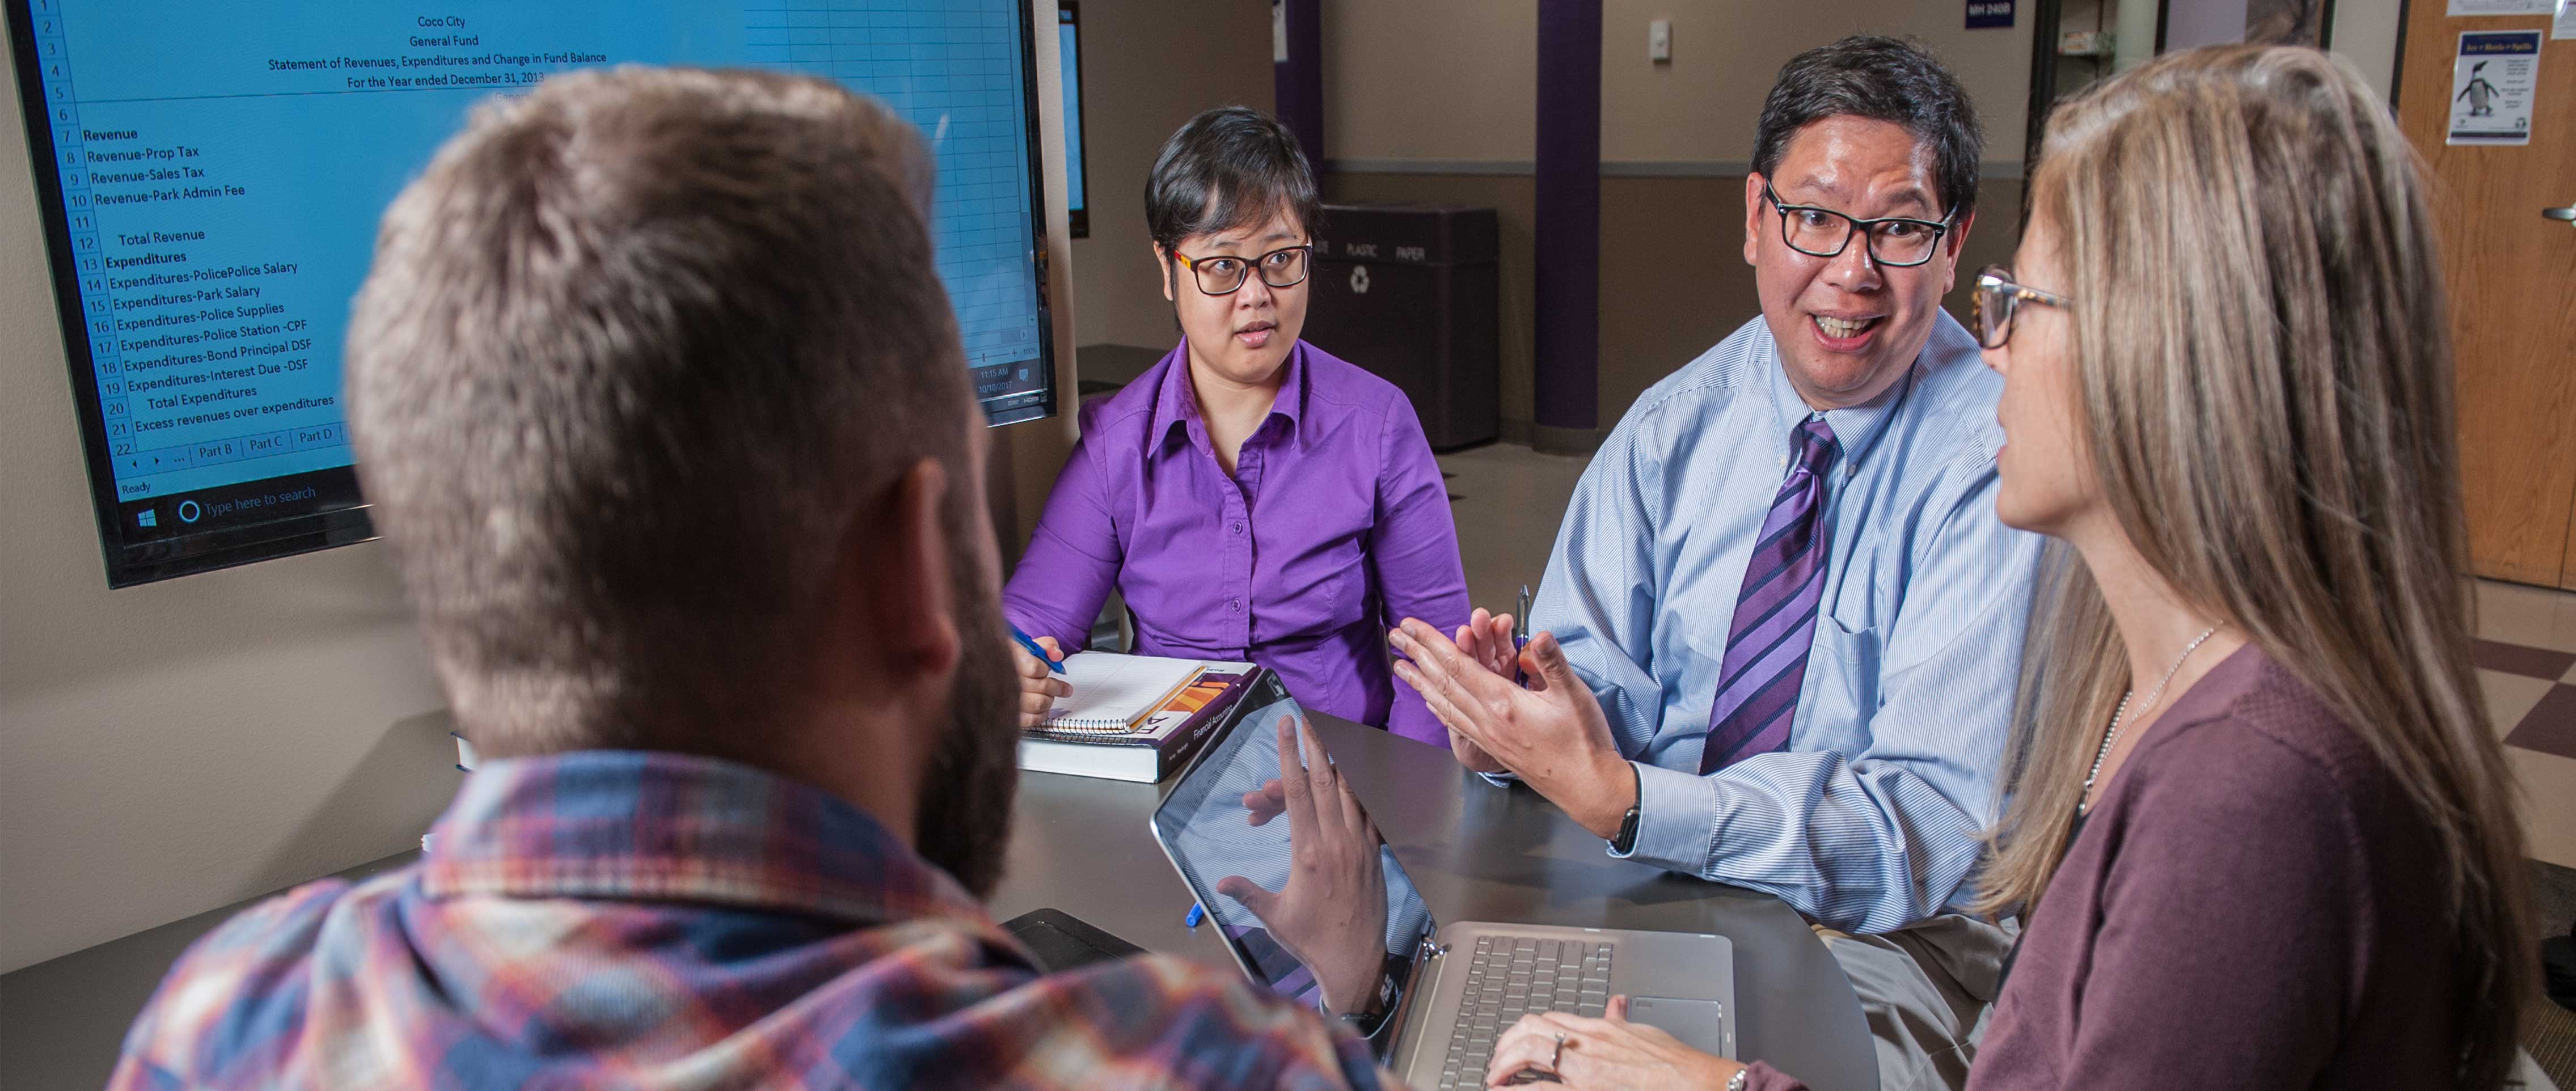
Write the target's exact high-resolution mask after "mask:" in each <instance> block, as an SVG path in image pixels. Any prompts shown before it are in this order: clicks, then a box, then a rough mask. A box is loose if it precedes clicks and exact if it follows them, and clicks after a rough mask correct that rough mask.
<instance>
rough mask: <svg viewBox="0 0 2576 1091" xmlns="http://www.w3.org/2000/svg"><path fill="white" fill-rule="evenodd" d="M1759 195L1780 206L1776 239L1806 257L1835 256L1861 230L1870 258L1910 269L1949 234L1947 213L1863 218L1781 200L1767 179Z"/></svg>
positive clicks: (1929, 257)
mask: <svg viewBox="0 0 2576 1091" xmlns="http://www.w3.org/2000/svg"><path fill="white" fill-rule="evenodd" d="M1762 198H1763V199H1764V200H1766V201H1769V202H1771V207H1773V208H1776V209H1779V210H1780V241H1782V242H1785V243H1788V244H1789V249H1791V250H1795V251H1797V252H1799V253H1801V254H1805V255H1807V256H1808V257H1811V258H1830V257H1839V256H1841V254H1842V252H1843V248H1844V247H1847V246H1850V245H1851V239H1852V236H1853V235H1855V234H1864V235H1867V236H1868V238H1869V241H1868V242H1866V243H1864V244H1862V245H1863V246H1864V247H1866V248H1867V249H1868V251H1869V260H1871V261H1874V262H1877V263H1878V264H1880V265H1890V266H1895V267H1897V268H1900V269H1903V268H1910V267H1912V266H1916V265H1921V264H1923V263H1924V262H1927V261H1930V260H1932V255H1933V253H1934V252H1936V251H1938V250H1939V249H1940V247H1941V237H1942V236H1944V235H1947V234H1949V233H1950V217H1949V216H1944V217H1942V218H1940V219H1938V220H1915V219H1908V218H1906V217H1903V216H1891V217H1888V218H1886V219H1883V220H1864V219H1861V218H1859V217H1857V216H1853V215H1851V214H1849V213H1845V212H1836V211H1834V210H1833V209H1830V208H1826V207H1824V206H1822V205H1791V204H1782V203H1781V202H1780V195H1779V194H1778V193H1775V192H1772V189H1771V183H1769V182H1764V183H1762ZM1951 215H1952V216H1955V215H1957V213H1956V212H1953V213H1951Z"/></svg>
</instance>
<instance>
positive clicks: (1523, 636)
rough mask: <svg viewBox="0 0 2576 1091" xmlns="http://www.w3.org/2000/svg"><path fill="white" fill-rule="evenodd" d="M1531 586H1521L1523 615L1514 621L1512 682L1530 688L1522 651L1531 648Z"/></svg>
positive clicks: (1523, 687)
mask: <svg viewBox="0 0 2576 1091" xmlns="http://www.w3.org/2000/svg"><path fill="white" fill-rule="evenodd" d="M1529 599H1530V596H1529V585H1528V584H1526V583H1525V584H1522V585H1521V613H1520V616H1519V617H1516V618H1513V619H1512V682H1513V683H1514V684H1516V685H1518V686H1520V687H1521V688H1522V689H1528V688H1529V676H1528V675H1526V674H1524V673H1522V672H1521V649H1523V648H1526V647H1529Z"/></svg>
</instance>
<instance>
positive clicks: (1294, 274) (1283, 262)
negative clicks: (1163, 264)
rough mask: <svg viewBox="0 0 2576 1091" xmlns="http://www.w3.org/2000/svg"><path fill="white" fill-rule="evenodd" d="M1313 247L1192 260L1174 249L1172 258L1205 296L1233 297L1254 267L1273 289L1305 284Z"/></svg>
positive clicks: (1284, 248)
mask: <svg viewBox="0 0 2576 1091" xmlns="http://www.w3.org/2000/svg"><path fill="white" fill-rule="evenodd" d="M1314 252H1315V247H1314V245H1313V244H1311V243H1301V244H1299V245H1296V246H1283V247H1280V248H1279V249H1277V250H1273V251H1271V252H1269V253H1267V254H1263V255H1261V256H1260V257H1258V258H1250V259H1246V258H1238V257H1234V256H1233V255H1230V254H1228V255H1219V256H1217V257H1212V258H1192V257H1190V256H1189V255H1186V254H1183V253H1181V252H1180V251H1178V250H1174V251H1172V257H1174V258H1176V259H1179V261H1180V263H1181V264H1182V265H1185V266H1188V267H1189V270H1190V275H1191V276H1193V277H1196V278H1198V282H1199V291H1201V292H1204V293H1206V294H1208V295H1233V294H1234V293H1235V291H1236V290H1237V289H1240V288H1242V287H1243V282H1244V280H1245V278H1247V277H1249V276H1251V275H1252V270H1253V267H1254V266H1259V267H1260V269H1261V282H1262V283H1263V284H1267V285H1269V286H1271V287H1273V288H1294V287H1296V286H1298V285H1300V284H1303V283H1305V282H1306V267H1307V266H1309V265H1312V264H1314V260H1313V258H1314Z"/></svg>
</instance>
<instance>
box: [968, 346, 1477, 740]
mask: <svg viewBox="0 0 2576 1091" xmlns="http://www.w3.org/2000/svg"><path fill="white" fill-rule="evenodd" d="M1188 351H1189V344H1188V342H1186V341H1184V342H1183V343H1182V344H1181V345H1180V347H1178V348H1175V349H1173V350H1172V351H1171V353H1170V354H1169V355H1166V356H1164V357H1163V360H1162V362H1161V363H1158V364H1155V365H1154V367H1153V369H1152V370H1150V371H1147V372H1146V373H1145V374H1144V376H1143V377H1142V378H1139V379H1137V380H1136V381H1135V382H1133V383H1130V384H1128V386H1127V388H1126V389H1124V390H1121V391H1119V392H1118V393H1117V394H1116V395H1113V396H1111V397H1108V398H1104V399H1100V400H1097V401H1094V402H1091V403H1090V404H1087V405H1085V406H1083V407H1082V439H1081V441H1080V442H1079V443H1076V444H1075V445H1074V448H1073V456H1072V457H1071V458H1070V459H1068V460H1066V462H1065V466H1064V474H1063V476H1061V477H1059V478H1057V479H1056V483H1055V492H1054V494H1053V495H1051V496H1049V497H1048V498H1047V506H1046V514H1045V515H1044V516H1043V517H1042V518H1040V519H1039V520H1038V527H1037V533H1036V534H1035V536H1034V537H1032V538H1031V540H1030V542H1029V549H1028V553H1027V554H1026V555H1024V556H1023V557H1021V559H1020V567H1019V569H1018V571H1017V572H1015V573H1013V574H1012V576H1011V583H1010V587H1009V588H1008V589H1007V590H1005V591H1004V592H1003V596H1002V603H1003V611H1004V612H1005V613H1007V614H1009V615H1010V618H1011V622H1012V623H1013V624H1015V625H1018V626H1019V627H1020V628H1021V629H1022V630H1025V631H1026V632H1028V633H1029V634H1030V635H1032V636H1053V637H1055V638H1056V640H1057V641H1058V642H1059V643H1061V644H1063V645H1064V646H1065V647H1066V648H1068V649H1071V648H1079V647H1082V646H1083V643H1084V640H1085V638H1087V637H1088V636H1090V634H1091V622H1092V619H1093V618H1095V617H1098V616H1099V614H1100V604H1101V603H1102V602H1103V601H1105V600H1106V599H1107V598H1108V595H1109V589H1110V587H1111V586H1113V585H1114V586H1116V587H1117V588H1118V590H1119V593H1120V594H1122V595H1124V596H1125V597H1126V599H1127V606H1128V608H1129V609H1130V610H1132V611H1134V612H1135V615H1136V647H1135V649H1134V650H1135V651H1137V652H1139V653H1141V654H1144V655H1168V656H1180V657H1185V658H1195V659H1222V660H1233V661H1244V660H1249V661H1251V662H1254V663H1259V664H1261V665H1262V666H1265V667H1268V668H1270V669H1271V670H1274V671H1277V672H1278V673H1279V676H1280V679H1281V680H1282V681H1284V682H1286V683H1287V684H1288V689H1289V691H1290V692H1292V693H1294V694H1296V695H1297V699H1298V700H1299V701H1300V702H1302V703H1304V704H1305V705H1306V706H1307V707H1309V708H1313V709H1317V710H1320V711H1323V712H1328V713H1331V714H1333V715H1335V716H1340V717H1343V718H1345V719H1350V720H1357V721H1359V722H1361V723H1364V724H1369V725H1372V726H1377V727H1385V728H1389V729H1391V730H1393V731H1394V732H1395V733H1396V734H1399V735H1403V736H1405V737H1407V738H1413V739H1419V740H1421V741H1423V742H1428V743H1432V744H1434V745H1438V746H1447V745H1448V744H1449V733H1448V730H1447V729H1446V728H1443V727H1442V726H1441V725H1440V721H1439V720H1438V719H1436V718H1434V717H1433V716H1432V715H1431V711H1430V710H1429V709H1428V708H1425V707H1424V706H1423V704H1422V695H1420V694H1418V693H1415V692H1413V689H1412V687H1410V686H1399V685H1396V684H1395V682H1394V677H1393V672H1392V671H1390V670H1389V668H1388V660H1387V646H1386V633H1387V630H1388V629H1390V628H1392V627H1393V626H1394V624H1395V623H1396V622H1398V621H1401V620H1403V619H1405V618H1407V617H1416V618H1421V619H1422V620H1424V621H1426V622H1429V623H1431V624H1433V625H1436V626H1439V627H1440V628H1441V629H1442V630H1443V631H1451V630H1455V629H1456V628H1457V627H1458V626H1461V625H1464V624H1466V623H1467V577H1466V573H1465V571H1464V570H1463V569H1462V568H1461V567H1460V564H1459V560H1458V531H1457V527H1456V526H1455V525H1454V524H1453V523H1451V522H1450V518H1449V494H1448V491H1447V489H1446V488H1444V487H1443V485H1442V483H1441V479H1440V466H1439V464H1438V463H1436V462H1434V461H1432V458H1431V444H1430V441H1429V440H1427V439H1425V438H1423V435H1422V422H1421V421H1420V420H1419V419H1417V418H1416V417H1415V416H1414V414H1413V405H1412V403H1410V402H1408V401H1406V400H1405V397H1404V394H1403V393H1402V392H1401V391H1398V390H1397V389H1396V388H1395V386H1394V385H1393V384H1391V383H1388V382H1387V381H1386V380H1384V379H1380V378H1378V377H1377V376H1375V375H1371V374H1369V373H1368V372H1365V371H1362V370H1360V369H1359V368H1357V367H1355V366H1352V365H1351V364H1349V363H1346V362H1344V361H1342V360H1339V359H1336V358H1335V357H1333V356H1332V355H1331V354H1329V353H1326V352H1325V351H1323V350H1322V349H1318V348H1316V347H1314V346H1313V345H1309V344H1307V343H1305V342H1304V341H1299V342H1297V344H1296V346H1295V347H1294V348H1292V349H1290V350H1289V353H1288V362H1287V364H1286V368H1287V378H1286V381H1284V382H1282V383H1281V384H1280V387H1279V396H1278V398H1277V400H1275V401H1274V402H1272V404H1271V407H1270V417H1269V419H1267V420H1265V421H1263V422H1262V423H1261V426H1260V427H1258V428H1255V429H1254V430H1253V433H1252V436H1251V437H1250V438H1248V439H1246V440H1244V441H1243V450H1242V452H1241V453H1240V455H1238V457H1237V458H1236V459H1235V472H1234V476H1232V477H1228V476H1226V473H1225V470H1224V468H1223V467H1221V466H1219V465H1218V464H1217V460H1216V450H1215V448H1214V447H1212V446H1211V445H1210V444H1209V441H1208V431H1207V423H1206V421H1205V420H1204V419H1203V418H1202V417H1201V416H1200V414H1199V405H1198V397H1197V395H1196V393H1195V391H1194V390H1193V388H1192V386H1191V384H1190V369H1189V363H1188V356H1187V354H1188Z"/></svg>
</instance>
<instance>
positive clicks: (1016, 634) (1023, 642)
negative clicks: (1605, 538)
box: [1011, 588, 1528, 674]
mask: <svg viewBox="0 0 2576 1091" xmlns="http://www.w3.org/2000/svg"><path fill="white" fill-rule="evenodd" d="M1522 590H1524V591H1526V590H1528V589H1527V588H1523V589H1522ZM1011 639H1013V640H1016V641H1019V642H1020V647H1021V648H1023V649H1025V650H1027V652H1028V653H1029V654H1030V655H1034V656H1036V657H1038V662H1040V663H1044V664H1046V665H1047V669H1048V670H1051V671H1054V672H1056V673H1057V674H1063V673H1064V664H1063V663H1060V662H1057V661H1056V659H1055V657H1054V656H1051V655H1048V654H1047V650H1046V646H1045V645H1042V644H1040V643H1038V642H1037V641H1034V640H1031V639H1029V634H1027V633H1024V632H1021V631H1020V627H1019V626H1017V625H1013V626H1011Z"/></svg>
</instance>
